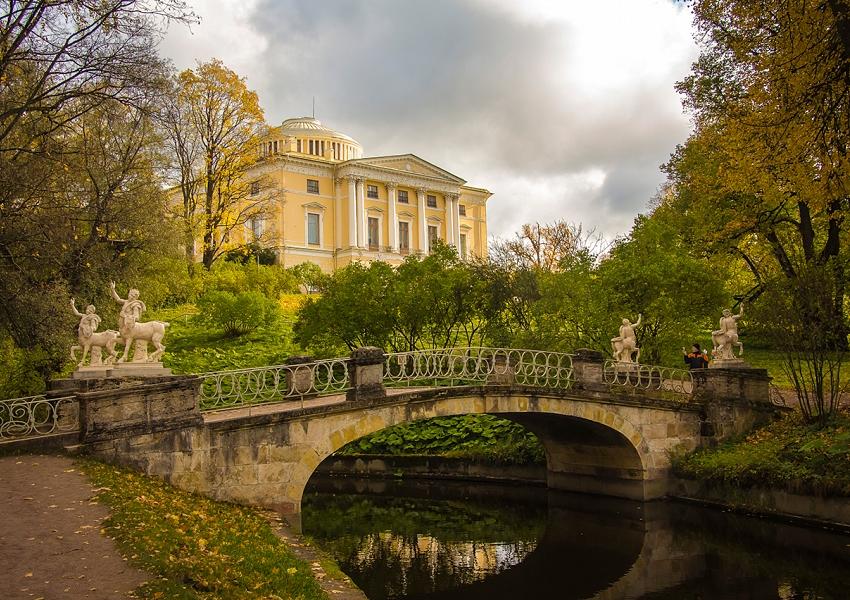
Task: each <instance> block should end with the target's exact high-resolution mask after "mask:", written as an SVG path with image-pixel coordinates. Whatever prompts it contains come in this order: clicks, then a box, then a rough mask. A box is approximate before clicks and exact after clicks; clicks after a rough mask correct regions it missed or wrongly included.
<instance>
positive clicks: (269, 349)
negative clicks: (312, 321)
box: [151, 305, 304, 373]
mask: <svg viewBox="0 0 850 600" xmlns="http://www.w3.org/2000/svg"><path fill="white" fill-rule="evenodd" d="M197 314H198V311H197V309H196V308H195V306H193V305H184V306H178V307H173V308H168V309H161V310H158V311H155V312H153V313H152V314H151V318H152V319H159V320H163V321H168V322H169V323H170V324H171V325H170V326H169V328H168V337H167V338H166V345H167V346H168V350H167V351H166V353H165V354H164V355H163V357H162V360H163V363H164V364H165V366H166V367H169V368H171V369H173V370H174V372H175V373H205V372H209V371H221V370H226V369H242V368H249V367H262V366H268V365H279V364H282V363H283V361H284V360H285V359H286V358H288V357H289V356H291V355H293V354H303V353H304V351H303V350H302V349H301V348H299V347H298V346H294V345H293V344H292V335H291V331H292V319H293V316H292V314H291V313H289V314H288V313H284V314H283V315H282V317H281V319H280V321H279V322H277V323H276V324H275V326H273V327H259V328H257V329H255V330H254V331H252V332H251V333H247V334H245V335H241V336H239V337H234V338H229V337H223V334H222V332H220V331H217V330H212V329H210V327H208V326H206V325H205V324H204V323H203V322H202V320H201V319H199V318H197Z"/></svg>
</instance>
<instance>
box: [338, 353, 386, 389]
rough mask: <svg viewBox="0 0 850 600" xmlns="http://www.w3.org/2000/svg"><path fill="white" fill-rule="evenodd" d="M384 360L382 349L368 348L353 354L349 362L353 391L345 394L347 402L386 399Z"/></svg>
mask: <svg viewBox="0 0 850 600" xmlns="http://www.w3.org/2000/svg"><path fill="white" fill-rule="evenodd" d="M384 360H385V355H384V351H383V349H382V348H376V347H374V346H366V347H365V348H357V349H356V350H355V351H354V352H352V353H351V358H350V359H349V361H348V374H349V380H350V381H351V389H350V390H348V392H347V393H346V394H345V399H346V400H374V399H376V398H384V397H386V395H387V390H386V388H385V387H384Z"/></svg>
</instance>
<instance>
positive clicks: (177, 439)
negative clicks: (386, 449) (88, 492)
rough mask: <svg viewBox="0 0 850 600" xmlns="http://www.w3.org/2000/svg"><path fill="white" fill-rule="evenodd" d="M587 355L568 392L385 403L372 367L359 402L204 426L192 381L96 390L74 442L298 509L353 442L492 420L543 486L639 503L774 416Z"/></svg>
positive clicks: (500, 392) (85, 398)
mask: <svg viewBox="0 0 850 600" xmlns="http://www.w3.org/2000/svg"><path fill="white" fill-rule="evenodd" d="M367 354H368V353H367ZM594 359H595V357H590V360H588V361H586V363H587V364H584V365H582V364H581V361H579V363H580V364H579V366H578V367H579V368H578V369H577V371H578V372H579V373H581V374H582V378H581V379H580V380H579V381H577V383H576V385H575V386H574V387H573V388H572V389H567V390H548V389H540V388H533V387H525V386H517V385H508V384H504V385H484V386H475V387H472V386H470V387H455V388H432V389H427V390H419V391H411V392H406V393H401V394H395V395H391V396H386V395H383V394H376V389H378V388H377V387H376V383H378V382H376V381H374V379H375V378H376V377H379V375H377V374H376V373H375V372H374V371H375V370H374V369H372V370H371V371H369V372H368V373H367V374H368V375H369V376H368V377H367V376H363V377H360V378H353V380H354V381H358V382H360V383H361V384H362V385H363V386H366V388H365V389H367V390H368V394H366V395H365V397H362V396H359V395H358V393H357V392H358V389H357V388H356V387H355V389H354V390H352V392H351V393H349V395H348V400H346V401H340V402H338V403H334V404H330V405H326V406H317V407H313V408H307V409H287V410H281V411H279V412H272V413H270V414H261V415H251V414H248V411H241V412H240V411H234V412H233V413H231V414H232V416H230V417H228V416H222V415H224V414H225V413H221V414H219V415H217V416H215V417H214V418H212V417H207V418H206V420H204V421H202V420H201V416H200V413H199V411H198V408H197V381H196V380H185V379H184V380H182V381H175V382H171V383H169V382H155V383H152V384H147V385H138V386H133V387H128V388H121V389H111V390H99V391H97V390H95V391H89V392H86V393H82V394H80V398H81V407H82V411H83V414H85V415H106V416H108V419H100V420H97V426H96V427H93V428H90V430H89V431H90V432H91V433H90V434H87V432H86V431H85V430H84V432H83V442H84V444H85V447H86V450H87V451H88V452H90V453H91V454H93V455H95V456H98V457H100V458H103V459H106V460H109V461H112V462H115V463H118V464H124V465H128V466H131V467H133V468H136V469H139V470H141V471H144V472H146V473H148V474H151V475H155V476H158V477H162V478H164V479H166V480H168V481H169V482H171V483H173V484H174V485H176V486H178V487H180V488H183V489H186V490H189V491H195V492H200V493H203V494H206V495H209V496H211V497H214V498H217V499H222V500H229V501H235V502H241V503H247V504H255V505H261V506H265V507H269V508H274V509H277V510H279V511H281V512H285V513H298V512H300V503H301V497H302V494H303V492H304V488H305V486H306V485H307V482H308V480H309V479H310V476H311V475H312V474H313V472H314V471H315V469H316V467H317V466H318V465H319V464H320V463H321V462H322V461H323V460H324V459H325V458H327V457H328V456H330V455H331V454H332V453H333V452H335V451H336V450H338V449H340V448H341V447H342V446H344V445H345V444H347V443H349V442H351V441H354V440H356V439H358V438H360V437H363V436H365V435H368V434H370V433H373V432H375V431H379V430H381V429H384V428H386V427H391V426H393V425H397V424H399V423H405V422H409V421H414V420H419V419H428V418H432V417H439V416H449V415H461V414H470V413H479V414H480V413H488V414H498V415H502V416H504V417H506V418H509V419H512V420H514V421H516V422H519V423H521V424H523V425H525V426H526V427H528V428H529V429H530V430H531V431H532V432H534V433H535V434H536V435H537V436H538V437H539V438H540V440H541V441H542V443H543V445H544V448H545V451H546V456H547V470H548V477H547V483H548V485H549V487H551V488H554V489H561V490H567V491H580V492H593V493H600V494H607V495H612V496H618V497H624V498H631V499H638V500H645V499H651V498H657V497H660V496H663V495H665V494H666V493H667V485H668V483H667V479H668V472H669V469H670V454H671V453H674V452H679V451H686V450H692V449H694V448H696V447H699V446H703V445H707V444H713V443H716V442H718V441H720V440H722V439H725V438H727V437H728V436H730V435H734V434H737V433H740V432H742V431H745V430H747V429H749V428H750V427H752V425H753V424H755V423H756V422H758V421H759V420H764V419H767V418H770V416H771V414H772V413H773V410H772V407H771V406H770V405H769V403H768V402H767V401H766V400H767V399H766V398H763V399H756V401H753V399H752V398H747V397H742V396H741V395H740V391H741V390H745V387H743V386H741V385H737V387H736V385H734V384H728V385H727V384H725V383H724V384H723V385H725V386H726V387H725V388H723V386H715V388H713V389H712V390H709V391H706V392H705V393H704V394H703V395H700V394H699V393H698V394H696V395H695V399H694V401H691V402H680V401H679V402H677V401H671V400H669V399H664V398H656V397H652V396H651V395H648V394H642V393H640V392H639V391H636V390H631V391H626V390H621V391H620V392H612V391H611V390H610V389H609V388H608V387H607V386H605V385H604V384H602V382H601V369H595V368H594V365H593V364H592V362H593V360H594ZM364 361H365V362H366V363H368V360H365V359H364ZM367 366H373V365H367ZM736 377H737V376H736ZM169 385H171V386H172V387H173V389H171V388H169ZM730 387H731V388H734V389H735V390H737V392H736V393H737V394H738V396H737V397H733V398H731V399H728V398H726V399H724V398H722V397H719V395H718V393H717V391H716V389H730ZM751 388H752V386H750V388H747V390H749V391H750V392H752V389H751ZM765 389H766V388H765ZM745 391H746V390H745ZM122 407H123V408H122ZM110 429H112V433H110Z"/></svg>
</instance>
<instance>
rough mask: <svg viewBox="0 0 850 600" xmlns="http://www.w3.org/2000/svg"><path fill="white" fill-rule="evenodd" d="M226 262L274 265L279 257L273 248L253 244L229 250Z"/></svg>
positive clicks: (226, 253)
mask: <svg viewBox="0 0 850 600" xmlns="http://www.w3.org/2000/svg"><path fill="white" fill-rule="evenodd" d="M224 260H225V262H232V263H236V264H239V265H248V264H256V265H269V266H270V265H273V264H275V262H277V255H276V254H275V251H274V250H273V249H272V248H264V247H263V246H261V245H260V244H259V243H258V242H251V243H250V244H248V245H247V246H241V247H239V248H234V249H233V250H228V251H227V252H225V254H224Z"/></svg>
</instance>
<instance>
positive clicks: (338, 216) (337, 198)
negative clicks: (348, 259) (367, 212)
mask: <svg viewBox="0 0 850 600" xmlns="http://www.w3.org/2000/svg"><path fill="white" fill-rule="evenodd" d="M333 248H334V249H335V250H339V249H340V248H342V179H340V178H339V177H337V178H336V179H334V243H333Z"/></svg>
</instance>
